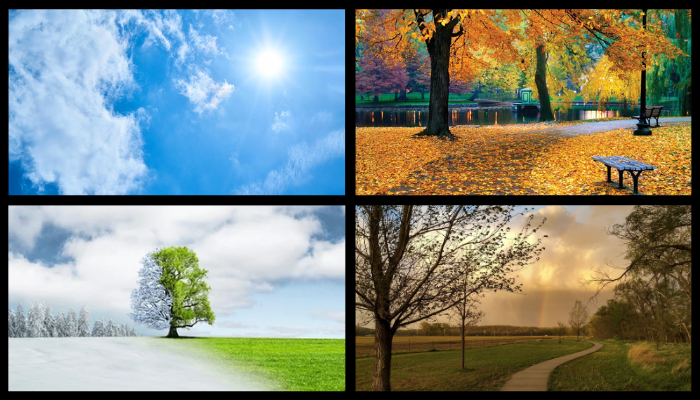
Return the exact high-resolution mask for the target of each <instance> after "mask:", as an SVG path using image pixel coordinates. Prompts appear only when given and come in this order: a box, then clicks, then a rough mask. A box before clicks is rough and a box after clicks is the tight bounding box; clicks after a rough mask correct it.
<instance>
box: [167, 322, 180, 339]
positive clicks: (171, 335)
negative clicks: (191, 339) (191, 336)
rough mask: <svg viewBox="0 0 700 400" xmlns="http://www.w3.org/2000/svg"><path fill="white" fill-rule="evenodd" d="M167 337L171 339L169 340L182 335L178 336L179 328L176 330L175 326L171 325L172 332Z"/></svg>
mask: <svg viewBox="0 0 700 400" xmlns="http://www.w3.org/2000/svg"><path fill="white" fill-rule="evenodd" d="M167 337H169V338H176V337H180V335H178V334H177V328H175V327H174V326H172V325H170V332H168V336H167Z"/></svg>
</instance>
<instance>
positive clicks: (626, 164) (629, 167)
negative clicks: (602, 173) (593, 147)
mask: <svg viewBox="0 0 700 400" xmlns="http://www.w3.org/2000/svg"><path fill="white" fill-rule="evenodd" d="M591 158H592V159H593V160H595V161H599V162H601V163H603V165H605V166H607V167H608V182H612V181H611V180H610V168H611V167H612V168H616V169H617V171H618V173H619V174H620V176H619V178H620V181H619V187H620V188H621V189H624V186H623V184H622V173H623V172H625V171H629V173H630V175H632V180H633V181H634V194H638V192H637V179H638V178H639V175H640V174H641V173H642V171H647V170H652V171H653V170H655V169H657V168H656V167H655V166H653V165H649V164H645V163H643V162H639V161H635V160H631V159H629V158H627V157H621V156H612V157H603V156H593V157H591ZM632 171H637V174H636V175H635V174H634V173H633V172H632Z"/></svg>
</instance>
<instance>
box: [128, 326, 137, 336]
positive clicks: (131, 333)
mask: <svg viewBox="0 0 700 400" xmlns="http://www.w3.org/2000/svg"><path fill="white" fill-rule="evenodd" d="M129 336H138V335H137V334H136V329H134V328H131V330H130V331H129Z"/></svg>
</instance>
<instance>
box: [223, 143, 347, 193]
mask: <svg viewBox="0 0 700 400" xmlns="http://www.w3.org/2000/svg"><path fill="white" fill-rule="evenodd" d="M340 156H345V129H340V130H337V131H333V132H331V133H330V134H329V135H328V136H326V137H324V138H322V139H320V140H318V141H317V142H316V143H314V144H313V146H310V145H308V144H306V143H305V142H302V143H300V144H297V145H294V146H292V148H291V149H290V150H289V157H288V159H287V163H286V164H285V165H284V167H282V168H280V169H276V170H272V171H270V172H269V173H268V174H267V177H266V178H265V180H264V181H258V182H254V183H251V184H249V185H245V186H242V187H240V188H238V189H236V190H235V191H234V193H235V194H243V195H248V194H255V195H267V194H281V193H282V191H283V190H285V189H286V188H287V187H289V186H291V185H294V184H296V183H297V182H299V181H300V180H301V179H302V178H304V177H305V176H306V175H307V174H308V172H309V170H310V169H311V168H313V167H315V166H317V165H319V164H321V163H323V162H326V161H327V160H329V159H331V158H335V157H340ZM338 178H339V179H341V178H343V177H338ZM343 179H344V178H343Z"/></svg>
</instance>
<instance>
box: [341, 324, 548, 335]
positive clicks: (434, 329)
mask: <svg viewBox="0 0 700 400" xmlns="http://www.w3.org/2000/svg"><path fill="white" fill-rule="evenodd" d="M461 334H462V331H461V330H460V328H459V327H458V326H450V325H449V324H446V323H441V322H435V323H432V324H429V323H427V322H423V323H422V324H421V327H420V328H418V329H399V330H398V331H396V336H461ZM367 335H370V336H374V329H370V328H363V327H360V326H356V327H355V336H367ZM465 335H466V336H544V335H547V336H554V335H556V333H555V328H554V327H551V328H538V327H533V326H512V325H484V326H468V327H466V329H465Z"/></svg>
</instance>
